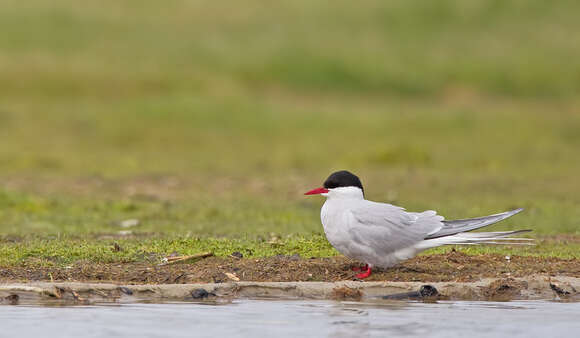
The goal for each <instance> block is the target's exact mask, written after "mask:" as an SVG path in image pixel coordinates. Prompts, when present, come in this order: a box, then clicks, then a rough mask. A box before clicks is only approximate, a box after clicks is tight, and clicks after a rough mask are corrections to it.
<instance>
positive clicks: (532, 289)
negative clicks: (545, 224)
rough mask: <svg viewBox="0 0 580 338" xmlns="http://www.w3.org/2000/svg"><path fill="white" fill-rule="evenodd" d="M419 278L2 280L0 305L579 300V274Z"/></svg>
mask: <svg viewBox="0 0 580 338" xmlns="http://www.w3.org/2000/svg"><path fill="white" fill-rule="evenodd" d="M425 287H426V284H424V283H420V282H356V281H342V282H229V283H197V284H162V285H119V284H109V283H79V282H69V283H51V282H36V283H10V284H0V304H9V305H26V304H41V305H51V304H52V305H58V304H73V305H74V304H76V305H87V304H101V303H131V302H143V301H146V302H163V301H204V302H212V303H227V302H231V301H232V300H234V299H236V298H250V299H259V298H268V299H333V300H355V301H360V300H365V301H385V300H387V301H391V300H408V299H413V300H423V301H437V300H485V301H510V300H558V301H580V293H579V292H578V290H580V278H575V277H565V276H558V277H546V276H540V275H534V276H529V277H527V278H507V279H494V278H487V279H483V280H480V281H478V282H464V283H460V282H437V283H430V284H428V287H429V288H431V289H436V290H437V291H436V292H435V293H432V294H429V295H427V296H425V297H422V296H416V297H414V296H410V297H409V296H408V295H412V294H418V292H416V291H418V290H421V289H422V288H425Z"/></svg>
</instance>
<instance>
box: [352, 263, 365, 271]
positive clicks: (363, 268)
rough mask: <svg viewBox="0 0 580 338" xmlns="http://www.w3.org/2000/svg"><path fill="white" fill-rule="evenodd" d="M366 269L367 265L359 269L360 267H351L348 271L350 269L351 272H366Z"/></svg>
mask: <svg viewBox="0 0 580 338" xmlns="http://www.w3.org/2000/svg"><path fill="white" fill-rule="evenodd" d="M368 268H369V266H368V264H365V265H364V266H363V267H360V266H353V267H351V268H350V269H351V270H352V271H363V270H365V271H366V270H367V269H368Z"/></svg>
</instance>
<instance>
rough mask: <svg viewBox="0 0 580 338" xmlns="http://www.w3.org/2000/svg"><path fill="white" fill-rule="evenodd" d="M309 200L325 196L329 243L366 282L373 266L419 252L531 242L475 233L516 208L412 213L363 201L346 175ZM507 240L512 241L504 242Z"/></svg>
mask: <svg viewBox="0 0 580 338" xmlns="http://www.w3.org/2000/svg"><path fill="white" fill-rule="evenodd" d="M305 195H322V196H324V197H326V201H325V202H324V204H323V206H322V208H321V210H320V218H321V221H322V226H323V228H324V233H325V235H326V238H327V239H328V241H329V242H330V244H331V245H332V246H333V247H334V248H335V249H337V250H338V251H339V252H340V253H341V254H343V255H345V256H346V257H349V258H351V259H354V260H357V261H360V262H362V263H365V264H366V265H365V266H364V267H363V268H359V269H356V268H353V270H360V271H361V272H360V273H359V274H357V275H356V278H358V279H364V278H367V277H369V276H370V275H371V274H372V269H373V268H374V267H379V268H389V267H392V266H394V265H396V264H397V263H399V262H401V261H404V260H407V259H410V258H412V257H414V256H415V255H417V254H418V253H419V252H421V251H424V250H427V249H430V248H435V247H438V246H442V245H450V244H527V243H529V242H527V241H532V240H533V239H529V238H512V237H511V236H513V235H516V234H519V233H523V232H528V231H531V230H515V231H496V232H475V233H469V231H472V230H475V229H479V228H482V227H485V226H488V225H490V224H494V223H497V222H499V221H501V220H504V219H506V218H508V217H511V216H513V215H515V214H517V213H519V212H521V211H522V210H523V209H522V208H518V209H514V210H511V211H506V212H502V213H498V214H494V215H489V216H484V217H477V218H469V219H457V220H445V218H444V217H443V216H441V215H439V214H437V212H436V211H433V210H427V211H423V212H409V211H406V210H405V209H404V208H402V207H399V206H396V205H392V204H388V203H379V202H373V201H369V200H367V199H365V195H364V188H363V185H362V183H361V180H360V179H359V178H358V176H356V175H354V174H353V173H351V172H349V171H347V170H341V171H337V172H334V173H332V174H331V175H330V176H329V177H328V178H327V179H326V181H325V182H324V185H323V186H322V187H320V188H316V189H312V190H310V191H308V192H306V193H305ZM506 240H509V241H511V242H506Z"/></svg>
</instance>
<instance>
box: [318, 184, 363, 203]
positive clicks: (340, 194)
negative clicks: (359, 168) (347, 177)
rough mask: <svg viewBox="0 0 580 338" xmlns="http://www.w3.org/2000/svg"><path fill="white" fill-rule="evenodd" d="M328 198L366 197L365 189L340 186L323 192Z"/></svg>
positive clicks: (360, 198)
mask: <svg viewBox="0 0 580 338" xmlns="http://www.w3.org/2000/svg"><path fill="white" fill-rule="evenodd" d="M323 195H325V196H326V198H327V199H329V200H330V199H359V200H362V199H364V195H363V191H362V189H361V188H359V187H338V188H332V189H329V190H328V193H326V194H323Z"/></svg>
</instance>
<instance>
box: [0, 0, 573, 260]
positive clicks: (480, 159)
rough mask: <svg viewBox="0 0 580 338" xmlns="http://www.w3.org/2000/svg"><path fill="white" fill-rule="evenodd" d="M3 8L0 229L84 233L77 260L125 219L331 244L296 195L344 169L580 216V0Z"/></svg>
mask: <svg viewBox="0 0 580 338" xmlns="http://www.w3.org/2000/svg"><path fill="white" fill-rule="evenodd" d="M0 5H2V8H3V11H1V12H0V51H1V53H0V77H1V79H2V80H1V81H0V233H1V234H4V235H18V236H24V238H28V237H27V236H28V235H29V234H34V235H36V236H41V237H42V236H45V237H46V238H51V237H50V236H65V237H66V236H69V235H72V236H80V237H84V238H86V241H87V243H88V244H87V246H82V250H81V251H82V252H79V253H78V254H74V255H73V254H65V253H66V251H65V252H64V253H63V254H65V258H63V259H65V260H67V259H69V260H70V259H72V257H81V258H82V257H93V255H96V253H95V251H99V250H100V251H103V248H105V247H107V246H108V245H109V244H108V243H102V242H101V241H99V240H96V239H95V238H98V236H96V235H98V234H117V233H118V232H119V231H126V230H130V231H132V232H133V233H136V234H153V233H154V234H159V236H161V237H163V238H166V236H169V237H170V238H174V237H175V238H181V237H183V238H192V237H197V236H201V237H202V238H206V239H204V241H211V240H210V239H207V238H209V237H211V238H224V237H226V238H227V240H226V239H223V241H225V242H219V243H228V244H223V245H224V248H227V249H228V250H229V248H230V247H229V245H230V244H229V243H230V242H228V241H234V242H232V243H237V242H235V241H238V240H239V239H240V238H248V242H240V243H245V244H244V245H247V246H254V245H258V244H252V243H259V242H255V241H256V239H257V238H259V237H263V238H266V237H268V236H269V234H270V233H276V234H279V235H280V236H282V237H284V236H288V235H290V236H299V237H297V238H300V236H303V237H304V238H306V239H308V238H313V239H312V240H313V241H318V240H319V237H317V236H319V235H318V234H320V233H321V227H320V224H319V216H318V213H319V207H320V205H321V202H322V201H321V200H320V199H318V198H306V197H304V196H302V193H303V192H304V191H306V190H308V189H310V188H313V187H316V186H319V185H320V184H321V182H322V181H323V180H324V179H325V177H326V175H328V174H329V173H330V172H331V171H333V170H336V169H349V170H351V171H354V172H356V173H357V174H359V175H360V176H361V178H362V179H363V183H365V186H366V193H367V197H368V198H370V199H373V200H380V201H387V202H391V203H396V204H399V205H402V206H405V207H407V209H409V210H424V209H435V210H438V211H439V212H440V213H441V214H443V215H445V216H446V217H448V218H463V217H470V216H480V215H484V214H488V213H495V212H498V211H503V210H506V209H510V208H514V207H520V206H523V207H525V208H526V211H525V212H524V213H522V214H520V215H518V216H516V217H514V218H513V219H510V220H508V221H506V222H503V223H501V224H499V225H497V226H493V227H490V229H493V230H502V229H515V228H521V227H523V228H530V229H533V230H534V236H540V237H543V236H547V235H553V234H559V233H564V234H569V235H572V236H574V235H579V234H580V195H579V194H578V193H577V192H578V191H580V183H578V182H580V181H579V180H577V179H576V176H577V173H578V172H580V157H579V156H578V149H579V148H580V132H578V131H579V130H580V110H579V108H578V107H579V106H580V105H579V104H578V103H579V100H578V98H579V97H580V96H579V94H580V81H579V78H578V74H580V35H578V34H576V33H575V32H578V31H579V30H580V22H579V21H578V20H577V13H578V12H579V10H580V4H579V3H577V2H575V1H559V2H557V3H549V2H545V1H541V0H534V1H526V2H521V1H491V0H490V1H469V2H466V1H459V0H457V1H438V2H436V3H423V2H417V1H388V2H385V1H370V2H366V3H365V4H364V5H361V4H359V3H355V2H349V1H335V2H333V4H332V5H328V3H327V2H324V1H282V2H276V3H264V2H263V1H256V0H250V1H247V2H245V3H244V5H243V6H242V5H239V7H234V5H232V4H228V5H225V4H220V3H216V2H210V1H197V2H191V1H178V0H171V1H164V2H163V3H160V2H156V1H124V2H117V1H101V2H99V4H98V5H95V4H87V3H83V4H80V3H78V2H75V1H65V0H61V1H57V2H45V1H39V0H31V1H26V2H21V1H10V0H0ZM126 219H138V220H139V221H140V224H139V225H138V226H136V227H134V228H130V229H124V228H121V227H120V226H119V222H121V221H123V220H126ZM313 234H315V235H313ZM313 236H314V237H313ZM61 238H62V237H61ZM139 238H143V237H139ZM160 240H161V241H162V242H163V241H166V239H160ZM28 241H29V240H27V241H25V242H28ZM133 241H134V242H131V243H132V244H125V245H126V246H132V247H134V248H135V250H136V251H138V249H137V248H138V247H139V245H146V244H142V240H133ZM145 241H154V240H153V239H146V240H145ZM202 242H203V241H202ZM29 243H30V244H29V245H36V248H37V249H38V250H39V251H38V252H42V248H43V247H44V246H46V248H49V247H54V248H56V247H57V246H58V245H57V243H58V241H49V242H46V243H45V242H42V241H38V240H30V242H29ZM34 243H36V244H34ZM51 243H52V244H51ZM62 243H63V244H62V245H63V246H66V245H68V244H67V243H68V242H67V241H66V240H63V242H62ZM147 243H153V242H147ZM209 243H210V242H208V244H207V245H210V244H209ZM18 245H24V244H18ZM147 245H149V244H147ZM151 245H153V244H151ZM188 245H190V244H188ZM191 245H192V249H191V250H190V251H194V250H197V249H201V247H198V246H196V245H193V244H191ZM199 245H201V244H199ZM220 245H221V244H220ZM232 245H233V244H232ZM153 246H154V247H155V245H153ZM218 247H219V246H218ZM2 248H3V249H2V250H8V249H10V250H16V249H15V248H16V247H13V246H10V245H9V244H5V243H3V244H2ZM180 248H181V247H180ZM54 250H56V249H54ZM79 250H80V249H79ZM135 250H133V249H131V250H130V251H131V252H132V251H135ZM182 250H183V249H182ZM215 250H217V251H218V252H221V251H220V250H221V249H215ZM224 250H225V249H224ZM277 250H278V249H277ZM279 250H282V251H283V252H287V253H290V252H293V251H292V250H286V251H284V249H279ZM301 250H302V249H301ZM301 250H297V251H298V252H300V253H304V254H306V255H309V254H308V251H301ZM325 250H326V249H325ZM469 250H472V249H469ZM476 250H480V249H476ZM490 250H500V251H501V250H502V249H490ZM506 250H507V251H506V252H508V251H509V250H510V249H506ZM105 251H106V250H105ZM225 251H227V250H225ZM225 251H224V252H225ZM32 252H35V251H34V250H32ZM188 252H189V251H188ZM256 252H262V251H260V250H256ZM316 252H318V251H316ZM537 252H541V253H542V254H546V255H564V256H566V255H569V253H570V249H569V246H568V247H567V246H566V245H564V244H561V246H555V247H553V248H551V249H550V250H539V251H537ZM6 254H7V255H8V256H10V257H12V256H13V258H10V257H8V258H3V259H5V260H6V262H8V261H11V262H16V261H20V259H21V258H16V257H21V256H18V255H19V254H16V253H14V252H13V251H7V252H6ZM264 254H270V253H267V252H264ZM311 254H315V253H311ZM316 254H321V255H326V254H328V252H327V251H324V250H323V251H321V252H318V253H316ZM38 255H40V256H42V257H45V256H46V255H45V254H41V253H39V254H38ZM83 255H84V256H83ZM127 255H130V254H129V253H127ZM3 256H4V255H3ZM66 257H68V258H66ZM99 257H100V256H99ZM115 257H117V256H115ZM95 259H96V258H95ZM99 259H101V258H99ZM103 259H105V258H103ZM111 259H113V258H111ZM114 259H118V257H117V258H114ZM123 259H124V258H123Z"/></svg>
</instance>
